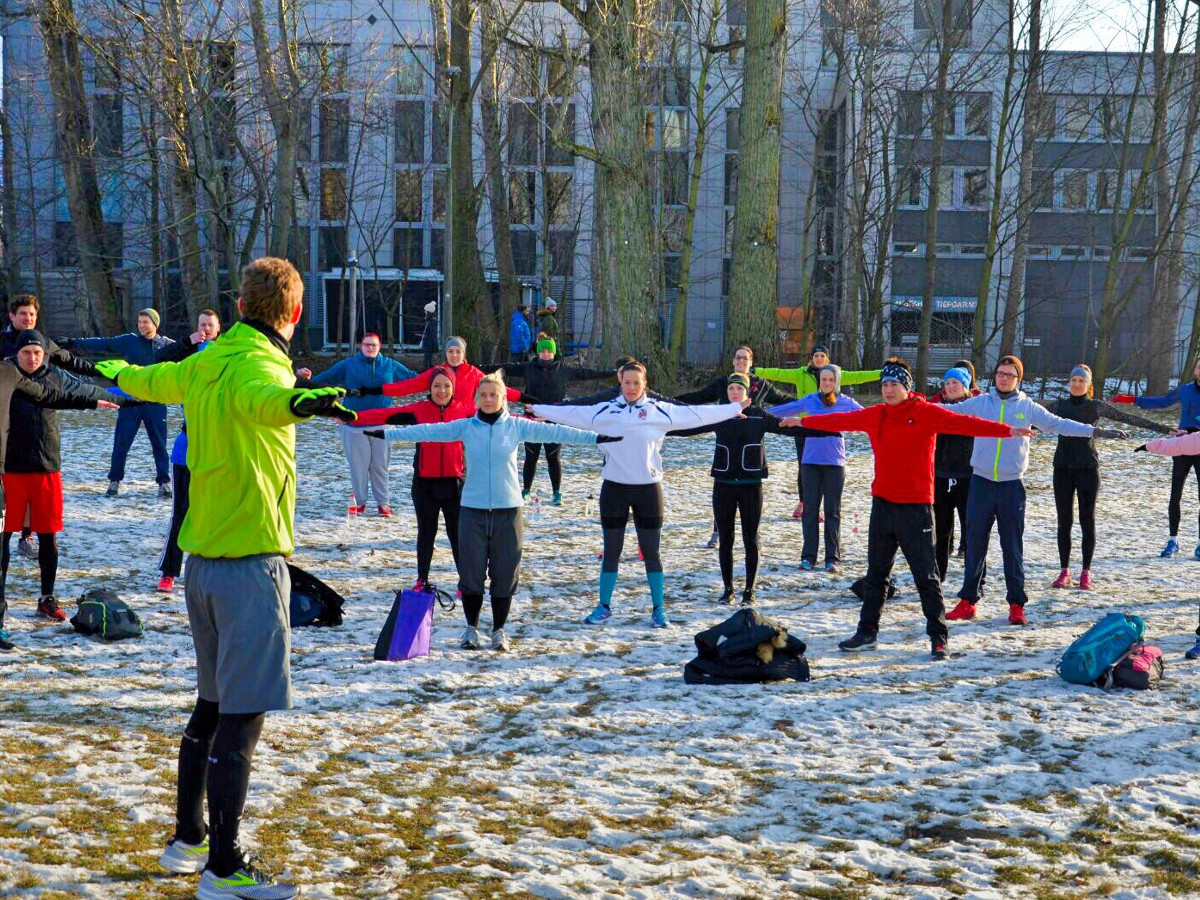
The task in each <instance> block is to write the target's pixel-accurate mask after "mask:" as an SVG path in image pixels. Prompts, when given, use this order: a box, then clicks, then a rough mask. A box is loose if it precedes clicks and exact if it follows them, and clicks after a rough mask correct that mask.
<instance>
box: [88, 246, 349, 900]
mask: <svg viewBox="0 0 1200 900" xmlns="http://www.w3.org/2000/svg"><path fill="white" fill-rule="evenodd" d="M303 294H304V282H303V281H302V280H301V278H300V275H299V273H298V272H297V271H296V269H295V268H294V267H293V266H292V264H291V263H289V262H288V261H287V260H283V259H275V258H270V257H267V258H263V259H258V260H255V261H254V262H252V263H251V264H250V265H248V266H247V267H246V268H245V269H244V270H243V272H242V282H241V296H240V297H239V298H238V311H239V312H240V313H241V315H242V320H241V321H240V322H238V323H237V324H236V325H234V326H233V327H232V328H230V329H229V331H228V332H226V333H225V334H224V335H223V336H222V338H221V340H220V341H217V342H216V343H214V344H213V345H212V346H210V347H209V348H208V349H207V350H206V351H205V352H204V353H197V354H194V355H192V356H190V357H188V358H187V359H185V360H183V361H182V362H163V363H158V364H156V365H152V366H146V367H139V366H131V365H129V364H128V363H126V362H124V361H123V360H107V361H104V362H100V363H97V364H96V368H97V369H98V370H99V371H100V372H101V374H103V375H104V376H105V377H106V378H110V379H112V380H113V381H115V382H117V385H118V386H119V387H120V388H121V389H122V390H123V391H125V392H126V393H127V394H130V395H132V396H134V397H137V398H138V399H141V400H148V401H150V402H152V403H182V404H183V411H184V415H185V416H186V417H187V423H188V441H189V443H188V467H189V468H190V469H191V472H192V483H191V497H190V499H191V506H190V508H189V509H188V512H187V516H186V518H185V519H184V523H183V528H182V529H181V530H180V533H179V546H180V547H181V548H182V549H183V550H185V551H187V553H188V554H189V557H188V561H187V571H186V574H187V591H186V596H187V610H188V619H189V621H190V622H191V627H192V640H193V643H194V644H195V647H196V673H197V680H198V682H199V684H198V694H199V697H198V699H197V701H196V706H195V708H194V710H193V711H192V716H191V720H190V721H189V722H188V724H187V727H186V729H185V730H184V733H183V740H182V742H181V745H180V748H179V772H178V774H179V781H178V789H177V795H176V814H175V834H174V836H173V837H172V838H171V839H170V841H169V842H168V843H167V847H166V850H165V851H164V852H163V854H162V857H161V858H160V860H159V862H160V864H161V865H162V866H164V867H165V868H167V869H169V870H170V871H172V872H177V873H194V872H198V871H200V870H201V869H203V874H202V875H201V878H200V886H199V889H198V891H197V896H200V897H222V898H223V897H231V898H237V900H291V898H294V897H296V896H297V895H298V894H299V890H298V889H297V888H296V886H295V885H290V884H282V883H276V882H274V881H273V879H272V878H271V877H270V876H269V875H267V874H266V873H264V872H263V871H262V870H260V869H259V868H258V867H257V866H256V865H253V864H251V863H250V862H247V861H246V859H245V858H244V857H243V855H242V851H241V849H240V848H239V846H238V842H237V834H238V820H239V819H240V818H241V815H242V809H243V807H244V806H245V802H246V793H247V788H248V786H249V782H250V763H251V760H252V759H253V757H254V749H255V746H256V745H257V743H258V739H259V737H260V736H261V734H262V727H263V717H264V713H265V712H266V711H267V710H273V709H288V708H290V707H291V705H292V689H291V673H290V670H289V657H290V655H291V633H290V629H289V623H288V605H289V600H290V595H291V580H290V578H289V576H288V570H287V563H286V560H285V558H286V557H288V556H290V555H291V553H292V550H293V549H294V539H293V531H292V520H293V518H294V516H295V510H296V429H295V427H294V426H295V425H296V423H298V422H304V421H307V420H308V419H309V418H311V417H312V416H329V417H332V418H336V419H340V420H341V421H345V422H352V421H354V419H355V414H354V413H353V412H351V411H350V410H348V409H346V408H345V407H344V406H342V404H341V403H340V400H341V398H342V397H344V396H345V394H346V391H345V389H344V388H340V387H322V388H316V389H309V390H302V389H297V388H295V386H294V385H295V383H296V378H295V376H294V375H293V374H292V367H291V363H290V360H289V358H288V342H289V341H290V340H291V338H292V334H293V332H294V331H295V329H296V324H297V323H298V322H299V321H300V315H301V312H302V310H303V303H302V300H303ZM206 786H207V793H208V831H207V835H206V834H205V824H204V797H205V789H206Z"/></svg>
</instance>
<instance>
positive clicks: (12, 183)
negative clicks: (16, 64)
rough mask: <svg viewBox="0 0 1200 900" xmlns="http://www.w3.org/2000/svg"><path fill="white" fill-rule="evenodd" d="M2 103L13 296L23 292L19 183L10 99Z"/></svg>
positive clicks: (7, 267) (8, 284)
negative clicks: (14, 156) (14, 168)
mask: <svg viewBox="0 0 1200 900" xmlns="http://www.w3.org/2000/svg"><path fill="white" fill-rule="evenodd" d="M2 100H3V102H2V103H0V141H3V143H4V147H3V150H2V152H3V157H0V166H2V169H0V174H2V175H3V177H4V290H5V296H12V295H13V294H14V293H16V292H18V291H19V290H21V258H20V255H19V254H18V253H17V246H16V241H17V182H16V179H15V178H14V177H13V153H14V152H15V148H14V147H13V134H12V123H11V122H10V121H9V119H8V98H7V96H5V97H3V98H2Z"/></svg>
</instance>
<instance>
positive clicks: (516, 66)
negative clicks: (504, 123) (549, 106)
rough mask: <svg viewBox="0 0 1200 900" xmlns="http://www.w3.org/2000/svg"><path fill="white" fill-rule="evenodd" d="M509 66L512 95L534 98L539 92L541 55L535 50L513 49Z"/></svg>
mask: <svg viewBox="0 0 1200 900" xmlns="http://www.w3.org/2000/svg"><path fill="white" fill-rule="evenodd" d="M509 67H510V70H511V73H510V74H511V79H512V81H511V85H512V88H511V94H512V96H514V97H526V98H528V99H530V100H532V99H534V98H536V97H537V96H538V94H539V93H540V92H541V76H542V58H541V55H540V54H539V53H538V52H537V51H536V50H514V51H513V55H512V58H511V59H510V60H509Z"/></svg>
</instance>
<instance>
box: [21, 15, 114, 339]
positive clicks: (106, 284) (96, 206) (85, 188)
mask: <svg viewBox="0 0 1200 900" xmlns="http://www.w3.org/2000/svg"><path fill="white" fill-rule="evenodd" d="M38 24H39V26H40V28H41V32H42V39H43V42H44V44H45V49H46V62H47V68H48V75H49V79H50V91H51V94H52V96H53V98H54V119H55V129H56V133H57V136H58V143H59V146H60V147H61V148H62V151H63V154H62V155H63V159H62V160H61V162H62V167H63V179H64V180H65V181H66V184H67V202H68V205H69V207H70V210H71V220H72V222H73V223H74V230H75V245H76V250H77V252H78V254H79V265H80V268H81V269H82V270H83V277H84V283H85V284H86V285H87V291H88V300H89V302H90V304H91V308H92V316H93V318H94V320H95V323H96V324H97V325H99V326H100V328H101V329H103V330H104V331H106V332H109V333H115V332H118V331H120V330H121V328H122V321H121V308H120V304H119V303H118V301H117V289H116V284H115V282H114V281H113V273H112V260H111V258H110V257H109V255H108V250H107V241H106V236H105V225H104V212H103V210H102V209H101V207H100V188H99V185H98V184H97V180H96V161H95V158H94V157H93V155H92V150H93V146H94V144H93V139H92V119H91V112H90V110H89V109H88V105H87V95H86V93H85V92H84V88H83V72H82V70H81V68H80V63H79V42H78V34H79V30H78V25H77V23H76V21H75V11H74V9H73V7H72V5H71V0H47V2H45V3H44V4H43V5H42V8H41V10H40V13H39V23H38Z"/></svg>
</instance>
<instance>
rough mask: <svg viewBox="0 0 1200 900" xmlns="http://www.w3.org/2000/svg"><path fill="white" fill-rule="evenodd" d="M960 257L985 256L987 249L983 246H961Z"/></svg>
mask: <svg viewBox="0 0 1200 900" xmlns="http://www.w3.org/2000/svg"><path fill="white" fill-rule="evenodd" d="M960 255H961V256H987V247H986V246H985V245H983V244H963V245H962V250H961V252H960Z"/></svg>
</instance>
